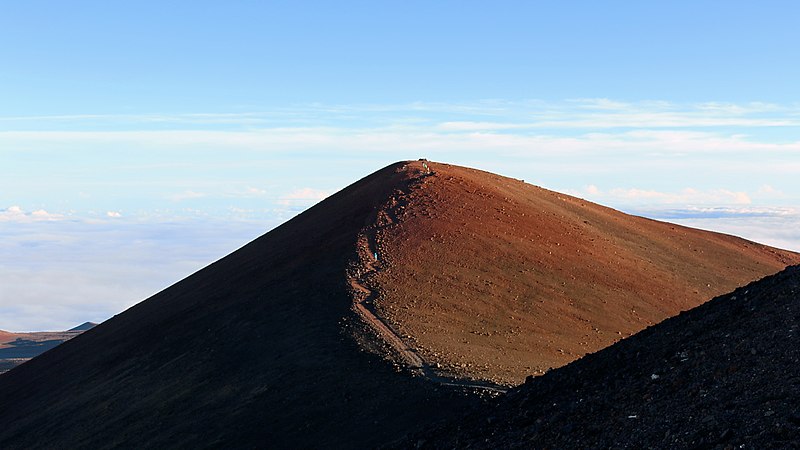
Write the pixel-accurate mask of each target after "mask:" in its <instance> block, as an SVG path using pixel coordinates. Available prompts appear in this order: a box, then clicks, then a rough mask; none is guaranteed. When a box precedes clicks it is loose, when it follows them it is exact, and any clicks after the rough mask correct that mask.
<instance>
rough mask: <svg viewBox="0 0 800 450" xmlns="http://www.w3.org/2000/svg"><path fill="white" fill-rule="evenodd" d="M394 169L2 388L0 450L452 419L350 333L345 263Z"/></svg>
mask: <svg viewBox="0 0 800 450" xmlns="http://www.w3.org/2000/svg"><path fill="white" fill-rule="evenodd" d="M397 168H398V165H393V166H389V167H387V168H385V169H383V170H381V171H379V172H376V173H375V174H373V175H371V176H369V177H366V178H365V179H363V180H361V181H359V182H357V183H355V184H353V185H351V186H350V187H348V188H346V189H344V190H343V191H341V192H339V193H337V194H335V195H333V196H331V197H330V198H328V199H326V200H325V201H323V202H321V203H320V204H318V205H316V206H315V207H313V208H311V209H310V210H308V211H306V212H304V213H303V214H301V215H299V216H298V217H296V218H294V219H293V220H291V221H289V222H287V223H286V224H284V225H282V226H281V227H279V228H277V229H275V230H273V231H271V232H269V233H267V234H266V235H264V236H263V237H261V238H259V239H257V240H255V241H253V242H252V243H250V244H248V245H247V246H245V247H243V248H242V249H240V250H238V251H236V252H235V253H233V254H231V255H229V256H227V257H225V258H223V259H222V260H220V261H218V262H216V263H214V264H211V265H210V266H208V267H207V268H205V269H203V270H201V271H199V272H198V273H196V274H194V275H192V276H190V277H188V278H186V279H185V280H183V281H181V282H179V283H177V284H175V285H173V286H172V287H170V288H168V289H166V290H164V291H162V292H160V293H158V294H156V295H154V296H153V297H151V298H149V299H147V300H146V301H144V302H142V303H140V304H138V305H136V306H134V307H132V308H131V309H129V310H128V311H125V312H124V313H122V314H120V315H118V316H116V317H114V318H112V319H110V320H108V321H106V322H104V323H102V324H100V325H98V326H97V327H95V328H93V329H91V330H89V331H87V332H85V333H84V334H82V335H81V336H78V337H77V338H75V339H73V340H71V341H68V342H66V343H64V344H63V345H61V346H59V347H58V348H56V349H54V350H52V351H50V352H48V353H45V354H43V355H41V356H40V357H38V358H35V359H33V360H31V361H30V362H28V363H26V364H24V365H22V366H20V367H18V368H16V369H14V370H12V371H10V372H8V373H6V374H4V375H2V376H0V424H2V426H0V448H2V449H14V448H25V449H30V448H46V447H57V448H78V447H83V448H108V447H120V446H121V447H127V448H146V447H150V448H174V447H185V448H188V447H191V448H197V447H209V446H210V447H219V448H252V447H259V448H281V447H300V448H314V447H316V448H329V447H346V448H363V447H368V446H372V445H375V444H377V443H380V442H386V441H387V440H391V439H394V438H396V437H397V436H400V435H402V434H404V433H406V432H407V430H408V429H409V428H410V427H411V426H412V425H413V426H417V425H419V424H420V423H426V422H430V421H435V420H436V419H437V418H438V417H442V416H444V415H448V414H452V413H453V411H454V409H456V408H462V407H463V406H464V405H465V403H466V402H467V400H465V399H464V398H461V397H458V398H456V397H453V396H451V394H449V393H447V392H442V391H441V390H440V389H439V388H438V387H437V386H435V385H433V384H430V383H427V382H425V381H424V380H421V379H415V378H413V377H410V376H408V375H404V374H398V373H396V372H395V370H394V369H393V368H392V366H391V365H388V364H386V363H385V362H384V361H383V360H381V359H380V358H378V357H376V356H374V355H372V354H370V353H364V352H362V351H361V350H360V348H359V347H358V345H357V344H356V342H355V341H354V340H353V339H352V338H351V336H350V334H349V333H353V330H356V332H357V331H358V323H356V322H355V321H354V315H353V313H352V311H351V307H352V296H351V291H350V289H351V288H350V286H349V285H348V282H347V280H346V270H347V266H348V263H349V262H350V261H351V260H353V258H354V257H355V252H356V239H357V235H358V234H359V232H360V230H361V228H362V227H363V226H364V225H365V222H366V221H367V219H368V218H369V216H370V214H372V213H373V212H374V207H375V205H377V204H380V203H382V202H383V201H385V198H386V196H387V195H388V193H389V192H391V190H392V189H394V188H395V187H396V185H397V183H400V182H401V181H402V180H401V179H400V178H401V174H398V173H396V169H397ZM402 175H403V176H404V174H402Z"/></svg>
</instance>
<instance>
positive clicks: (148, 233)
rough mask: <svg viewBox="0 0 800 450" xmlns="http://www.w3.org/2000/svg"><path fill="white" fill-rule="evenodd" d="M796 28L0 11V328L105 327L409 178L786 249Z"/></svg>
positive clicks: (693, 22) (737, 9)
mask: <svg viewBox="0 0 800 450" xmlns="http://www.w3.org/2000/svg"><path fill="white" fill-rule="evenodd" d="M798 13H800V6H796V4H795V3H793V2H788V1H786V2H776V1H765V2H758V3H755V2H736V1H724V2H723V1H705V2H704V1H694V2H680V1H676V2H658V3H656V2H633V1H625V2H624V1H607V2H589V1H575V2H492V4H491V5H489V4H488V3H486V2H470V1H459V2H408V1H406V2H348V1H342V2H263V1H258V2H256V1H253V2H236V1H231V2H197V1H195V2H150V1H138V2H125V3H123V2H87V1H75V2H69V3H64V2H55V1H49V2H45V1H27V2H5V3H3V4H2V5H0V170H2V172H3V176H2V177H0V237H2V241H0V329H12V330H30V329H45V328H50V329H54V328H64V327H68V326H73V324H77V323H80V322H83V321H85V320H95V321H97V320H103V319H105V318H107V317H109V316H111V315H113V314H115V313H118V312H120V311H121V310H123V309H124V308H126V307H128V306H130V305H132V304H134V303H136V302H138V301H140V300H141V299H143V298H145V297H147V296H148V295H150V294H152V293H154V292H157V291H158V290H160V289H162V288H163V287H165V286H167V285H169V284H171V283H173V282H175V281H177V280H179V279H180V278H182V277H184V276H186V275H188V274H190V273H191V272H193V271H195V270H197V269H199V268H201V267H202V266H204V265H206V264H208V263H209V262H211V261H213V260H215V259H217V258H219V257H221V256H223V255H225V254H226V253H228V252H230V251H232V250H234V249H236V248H237V247H239V246H241V245H242V244H244V243H245V242H247V241H248V240H250V239H252V238H254V237H256V236H258V235H259V234H261V233H263V232H265V231H266V230H268V229H270V228H272V227H274V226H275V225H277V224H279V223H281V222H282V221H285V220H286V219H288V218H290V217H292V216H293V215H295V214H296V213H297V212H298V211H301V210H303V209H304V208H307V207H308V206H310V205H312V204H313V203H314V202H316V201H318V200H319V199H321V198H324V197H325V196H326V195H329V194H330V193H332V192H335V191H336V190H338V189H341V188H342V187H344V186H346V185H347V184H349V183H351V182H352V181H354V180H356V179H358V178H360V177H362V176H364V175H366V174H368V173H370V172H372V171H374V170H376V169H378V168H380V167H382V166H383V165H386V164H389V163H391V162H394V161H397V160H402V159H416V158H419V157H427V158H429V159H432V160H439V161H446V162H451V163H455V164H461V165H468V166H473V167H479V168H483V169H486V170H490V171H494V172H498V173H501V174H504V175H508V176H514V177H517V178H522V179H525V180H526V181H529V182H532V183H535V184H539V185H542V186H544V187H547V188H551V189H555V190H559V191H564V192H568V193H571V194H574V195H578V196H581V197H584V198H587V199H589V200H593V201H596V202H599V203H603V204H606V205H609V206H612V207H615V208H618V209H622V210H624V211H628V212H633V213H637V214H642V215H647V216H650V217H655V218H660V219H665V220H672V221H677V222H681V223H686V224H690V225H696V226H701V227H704V228H708V229H715V230H720V231H724V232H731V233H734V234H738V235H742V236H745V237H748V238H751V239H755V240H759V241H762V242H766V243H770V244H774V245H779V246H782V247H786V248H792V249H795V250H800V232H797V231H794V230H797V229H800V227H798V225H800V210H798V206H797V205H798V204H800V177H798V175H800V135H799V134H798V131H800V92H799V90H800V87H798V83H797V82H796V80H798V79H800V64H798V63H797V62H796V61H797V58H795V57H794V55H795V54H796V48H797V45H798V43H800V29H799V28H798V27H797V26H796V23H795V20H796V18H797V17H798ZM176 230H178V231H176ZM76 322H77V323H76Z"/></svg>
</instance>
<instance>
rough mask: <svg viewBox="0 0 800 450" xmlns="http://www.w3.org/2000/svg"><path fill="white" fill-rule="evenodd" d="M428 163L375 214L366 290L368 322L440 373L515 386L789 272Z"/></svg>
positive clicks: (692, 238)
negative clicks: (373, 262) (381, 322)
mask: <svg viewBox="0 0 800 450" xmlns="http://www.w3.org/2000/svg"><path fill="white" fill-rule="evenodd" d="M412 165H415V166H416V167H417V168H418V169H419V170H422V168H421V163H420V162H415V163H413V164H412ZM428 166H429V167H430V168H431V169H432V170H433V173H432V174H430V175H429V176H426V177H424V178H423V179H421V180H420V181H419V182H418V183H413V184H411V185H409V186H408V188H407V189H405V190H404V191H399V190H398V191H395V192H394V193H393V195H392V197H391V199H390V200H389V202H388V203H386V204H385V205H383V208H382V209H381V211H380V212H379V214H377V216H376V226H375V228H374V229H373V230H371V235H372V236H373V238H372V240H373V241H375V242H376V243H375V245H374V247H375V252H376V253H377V256H378V259H379V261H378V263H379V265H380V266H381V268H380V270H379V271H378V272H377V273H376V274H375V276H373V277H372V278H371V279H370V280H368V281H370V282H371V283H367V284H369V285H370V286H371V287H372V289H373V291H375V292H378V293H379V295H378V296H377V299H376V302H375V303H376V306H375V308H376V311H377V312H378V315H379V316H382V317H385V318H386V319H387V322H388V323H389V324H390V325H391V326H392V327H394V328H395V329H396V330H397V331H398V334H399V335H401V336H410V337H408V338H406V340H407V343H408V344H409V345H410V346H412V347H415V348H416V349H417V351H418V353H419V354H420V355H421V357H422V358H423V359H424V360H425V361H428V362H429V363H430V364H431V365H433V366H434V367H436V366H437V365H438V367H440V368H441V369H440V372H442V373H451V374H457V375H460V376H468V377H473V378H477V379H484V380H492V381H496V382H500V383H509V384H515V383H520V382H522V381H523V380H524V379H525V377H526V376H527V375H528V374H541V373H544V371H546V370H547V369H548V368H549V367H559V366H562V365H564V364H566V363H568V362H570V361H573V360H575V359H576V358H578V357H580V356H581V355H583V354H586V353H588V352H593V351H597V350H599V349H601V348H604V347H606V346H607V345H610V344H611V343H613V342H615V341H617V340H619V339H621V338H623V337H625V336H629V335H631V334H632V333H635V332H638V331H640V330H641V329H643V328H645V327H646V326H648V325H651V324H654V323H657V322H660V321H661V320H663V319H665V318H667V317H670V316H673V315H675V314H677V313H678V312H680V311H682V310H687V309H690V308H692V307H695V306H697V305H699V304H700V303H702V302H704V301H706V300H708V299H709V298H711V297H713V296H715V295H719V294H723V293H726V292H730V291H731V290H733V289H734V288H736V287H738V286H742V285H744V284H747V283H749V282H751V281H753V280H756V279H759V278H761V277H763V276H765V275H769V274H773V273H775V272H777V271H779V270H781V269H783V268H784V267H786V265H787V264H797V263H800V255H798V254H797V253H792V252H788V251H782V250H777V249H774V248H770V247H767V246H763V245H759V244H755V243H753V242H749V241H746V240H743V239H740V238H736V237H732V236H728V235H723V234H719V233H711V232H707V231H701V230H696V229H691V228H686V227H681V226H678V225H674V224H669V223H664V222H657V221H653V220H648V219H644V218H641V217H634V216H630V215H627V214H623V213H621V212H619V211H615V210H612V209H610V208H605V207H602V206H599V205H596V204H593V203H591V202H587V201H585V200H581V199H578V198H575V197H570V196H568V195H563V194H559V193H556V192H552V191H548V190H546V189H542V188H539V187H536V186H532V185H530V184H526V183H523V182H521V181H519V180H515V179H512V178H506V177H502V176H499V175H495V174H491V173H488V172H483V171H479V170H474V169H467V168H464V167H458V166H451V165H447V164H439V163H428ZM368 234H370V233H368ZM369 253H370V254H372V253H373V252H372V251H370V252H369ZM373 256H374V255H373Z"/></svg>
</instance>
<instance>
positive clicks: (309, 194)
mask: <svg viewBox="0 0 800 450" xmlns="http://www.w3.org/2000/svg"><path fill="white" fill-rule="evenodd" d="M329 195H331V191H327V190H320V189H314V188H308V187H306V188H301V189H295V190H293V191H291V192H289V193H288V194H285V195H283V196H281V197H280V199H279V200H278V204H280V205H283V206H287V207H298V206H300V207H308V206H311V205H313V204H315V203H317V202H319V201H321V200H323V199H324V198H326V197H328V196H329Z"/></svg>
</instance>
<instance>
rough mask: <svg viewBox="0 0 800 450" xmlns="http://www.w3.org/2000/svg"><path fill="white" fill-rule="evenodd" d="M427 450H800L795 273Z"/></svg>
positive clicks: (559, 378)
mask: <svg viewBox="0 0 800 450" xmlns="http://www.w3.org/2000/svg"><path fill="white" fill-rule="evenodd" d="M418 443H420V444H422V443H424V445H420V446H421V447H425V448H456V447H457V448H637V449H638V448H719V449H723V448H759V449H760V448H798V445H799V444H800V267H797V266H795V267H790V268H788V269H786V270H785V271H783V272H781V273H779V274H777V275H774V276H770V277H768V278H765V279H763V280H761V281H758V282H755V283H753V284H751V285H749V286H747V287H743V288H739V289H737V290H736V291H734V292H732V293H730V294H728V295H724V296H721V297H718V298H716V299H714V300H712V301H710V302H708V303H706V304H704V305H702V306H699V307H697V308H695V309H693V310H691V311H689V312H686V313H682V314H681V315H679V316H677V317H674V318H672V319H669V320H666V321H664V322H662V323H660V324H658V325H656V326H653V327H651V328H648V329H647V330H645V331H643V332H641V333H639V334H637V335H635V336H633V337H631V338H628V339H625V340H624V341H622V342H619V343H617V344H615V345H613V346H611V347H609V348H607V349H605V350H602V351H600V352H598V353H596V354H592V355H589V356H586V357H585V358H583V359H581V360H579V361H576V362H575V363H573V364H570V365H568V366H566V367H563V368H561V369H557V370H554V371H551V372H549V373H548V374H546V375H544V376H542V377H537V378H535V379H534V378H532V379H530V380H529V381H528V382H526V383H525V384H524V385H523V386H521V387H520V388H517V389H514V390H513V391H511V392H510V393H509V394H508V396H507V397H506V398H503V399H502V400H499V404H498V405H496V406H495V407H494V408H482V409H481V411H480V412H477V413H475V414H473V415H471V416H469V417H466V418H460V419H454V420H453V421H452V422H451V423H450V426H449V427H447V428H443V429H438V430H435V431H432V432H429V433H426V434H425V435H422V436H421V437H417V438H415V439H413V440H412V441H409V442H407V443H406V446H416V445H417V444H418Z"/></svg>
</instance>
